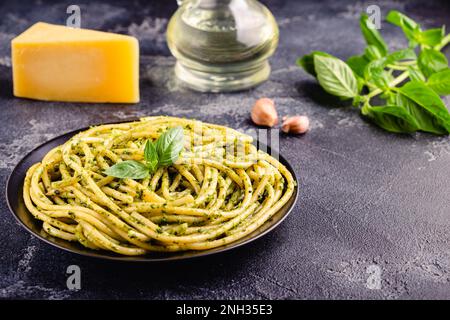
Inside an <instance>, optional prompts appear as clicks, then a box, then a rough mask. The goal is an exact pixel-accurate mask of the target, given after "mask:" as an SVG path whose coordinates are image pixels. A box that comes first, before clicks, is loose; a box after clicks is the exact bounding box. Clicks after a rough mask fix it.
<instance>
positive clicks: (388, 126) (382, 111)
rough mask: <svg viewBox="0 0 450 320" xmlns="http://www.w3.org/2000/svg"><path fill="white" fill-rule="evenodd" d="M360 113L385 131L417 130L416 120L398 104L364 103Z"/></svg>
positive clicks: (407, 131) (404, 131)
mask: <svg viewBox="0 0 450 320" xmlns="http://www.w3.org/2000/svg"><path fill="white" fill-rule="evenodd" d="M361 113H362V114H363V115H364V116H366V117H367V118H369V119H370V120H371V121H372V122H373V123H375V124H376V125H378V126H379V127H381V128H383V129H384V130H386V131H390V132H396V133H411V132H415V131H417V130H419V124H418V123H417V121H416V120H415V119H414V118H413V117H412V116H411V115H410V114H409V113H408V111H407V110H406V109H405V108H403V107H400V106H390V105H388V106H382V107H372V106H369V105H367V104H366V105H364V106H363V107H362V109H361Z"/></svg>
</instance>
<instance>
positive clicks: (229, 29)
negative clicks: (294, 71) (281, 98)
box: [167, 0, 278, 92]
mask: <svg viewBox="0 0 450 320" xmlns="http://www.w3.org/2000/svg"><path fill="white" fill-rule="evenodd" d="M167 43H168V46H169V49H170V51H171V52H172V54H173V55H174V56H175V58H176V59H177V63H176V65H175V74H176V76H177V77H178V78H179V79H180V80H181V81H182V83H183V84H185V85H186V86H188V87H190V88H192V89H194V90H198V91H204V92H226V91H236V90H243V89H247V88H251V87H253V86H256V85H258V84H260V83H261V82H263V81H265V80H267V78H268V77H269V74H270V66H269V63H268V58H269V57H270V56H271V55H272V54H273V53H274V51H275V49H276V47H277V44H278V27H277V24H276V21H275V19H274V17H273V15H272V14H271V13H270V11H269V10H268V9H267V8H266V7H265V6H263V5H262V4H260V3H259V2H258V1H255V0H184V1H181V4H180V7H179V8H178V10H177V11H176V12H175V14H174V15H173V16H172V18H171V19H170V21H169V25H168V28H167Z"/></svg>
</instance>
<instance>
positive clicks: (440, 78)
mask: <svg viewBox="0 0 450 320" xmlns="http://www.w3.org/2000/svg"><path fill="white" fill-rule="evenodd" d="M427 86H428V87H429V88H431V89H433V91H434V92H436V93H437V94H438V95H442V96H444V95H448V94H450V69H448V68H447V69H446V70H444V71H440V72H437V73H433V74H432V75H431V76H430V78H428V81H427Z"/></svg>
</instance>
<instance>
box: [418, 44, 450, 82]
mask: <svg viewBox="0 0 450 320" xmlns="http://www.w3.org/2000/svg"><path fill="white" fill-rule="evenodd" d="M417 63H418V65H419V68H420V70H421V71H422V72H423V74H424V75H425V76H426V77H429V76H431V75H432V74H433V73H436V72H439V71H443V70H445V69H447V68H448V61H447V58H446V57H445V55H444V54H442V53H441V52H439V51H437V50H434V49H423V50H422V51H421V52H420V54H419V60H418V61H417Z"/></svg>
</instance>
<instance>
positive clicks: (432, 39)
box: [416, 27, 445, 47]
mask: <svg viewBox="0 0 450 320" xmlns="http://www.w3.org/2000/svg"><path fill="white" fill-rule="evenodd" d="M444 36H445V29H444V27H442V28H437V29H428V30H425V31H421V32H419V33H418V35H417V36H416V39H417V42H419V43H420V44H424V45H427V46H430V47H434V46H436V45H438V44H439V43H441V40H442V39H443V38H444Z"/></svg>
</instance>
